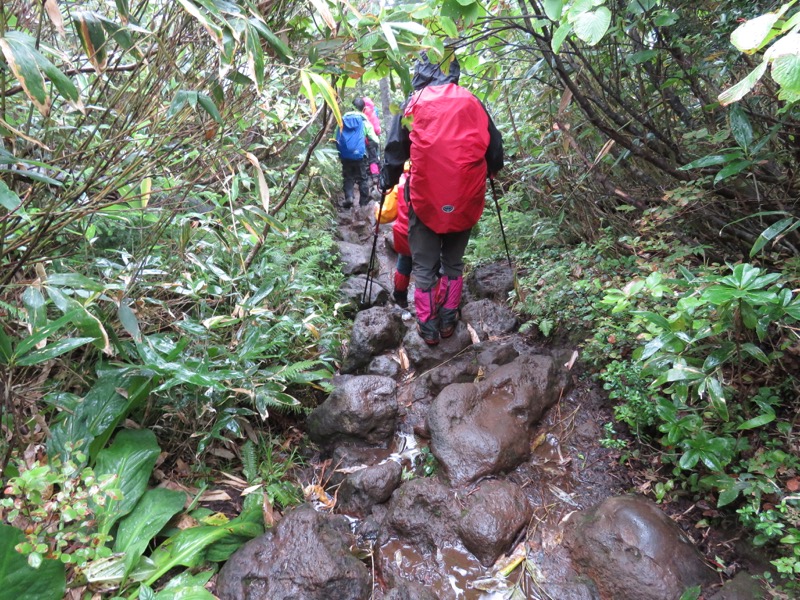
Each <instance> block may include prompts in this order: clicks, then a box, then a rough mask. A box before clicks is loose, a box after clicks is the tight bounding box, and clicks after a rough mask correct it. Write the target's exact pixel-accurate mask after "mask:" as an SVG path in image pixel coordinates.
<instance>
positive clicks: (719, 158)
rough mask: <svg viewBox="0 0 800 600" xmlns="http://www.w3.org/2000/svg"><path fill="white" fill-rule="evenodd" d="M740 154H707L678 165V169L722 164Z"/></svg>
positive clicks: (686, 169)
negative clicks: (680, 165)
mask: <svg viewBox="0 0 800 600" xmlns="http://www.w3.org/2000/svg"><path fill="white" fill-rule="evenodd" d="M740 156H741V154H740V153H738V152H736V153H732V154H709V155H708V156H704V157H702V158H698V159H697V160H693V161H692V162H690V163H688V164H685V165H683V166H682V167H678V170H679V171H688V170H690V169H702V168H703V167H712V166H714V165H723V164H725V163H727V162H730V161H731V160H733V159H734V158H737V157H740Z"/></svg>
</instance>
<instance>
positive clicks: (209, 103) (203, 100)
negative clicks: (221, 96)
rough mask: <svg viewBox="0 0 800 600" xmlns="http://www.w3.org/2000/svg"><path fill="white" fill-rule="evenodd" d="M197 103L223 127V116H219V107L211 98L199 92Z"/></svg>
mask: <svg viewBox="0 0 800 600" xmlns="http://www.w3.org/2000/svg"><path fill="white" fill-rule="evenodd" d="M197 103H198V104H199V105H200V106H201V107H202V108H203V110H205V111H206V112H207V113H208V115H209V116H210V117H211V118H212V119H214V120H215V121H216V122H217V123H219V124H220V125H222V115H220V114H219V110H217V105H216V104H214V101H213V100H212V99H211V97H210V96H208V95H207V94H204V93H202V92H199V93H198V94H197Z"/></svg>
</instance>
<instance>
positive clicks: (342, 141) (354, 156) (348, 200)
mask: <svg viewBox="0 0 800 600" xmlns="http://www.w3.org/2000/svg"><path fill="white" fill-rule="evenodd" d="M353 106H354V107H355V108H356V110H351V111H348V112H346V113H345V114H344V115H342V127H341V129H337V132H336V148H337V149H338V150H339V160H341V161H342V186H343V187H344V204H342V207H343V208H350V207H351V206H353V199H354V197H353V193H354V188H355V184H358V192H359V204H360V205H361V206H366V205H367V204H369V182H370V179H369V177H368V175H367V169H368V167H367V164H366V162H365V161H364V157H365V156H367V152H368V149H367V143H369V144H374V145H375V148H377V147H378V146H379V145H380V140H379V139H378V136H377V135H375V130H374V129H373V128H372V124H371V123H370V122H369V119H367V117H366V115H365V114H364V113H363V112H362V111H363V110H364V100H363V99H362V98H356V99H355V100H353Z"/></svg>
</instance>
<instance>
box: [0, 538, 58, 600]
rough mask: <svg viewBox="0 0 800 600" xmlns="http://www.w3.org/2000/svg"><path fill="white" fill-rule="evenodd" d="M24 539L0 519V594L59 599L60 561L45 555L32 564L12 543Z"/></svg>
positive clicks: (21, 598)
mask: <svg viewBox="0 0 800 600" xmlns="http://www.w3.org/2000/svg"><path fill="white" fill-rule="evenodd" d="M23 541H25V535H24V534H23V533H22V531H20V530H19V529H17V528H16V527H11V526H10V525H5V524H2V523H0V582H2V592H0V596H2V597H3V598H9V599H11V598H13V600H61V598H63V597H64V593H65V591H66V587H67V580H66V576H65V575H64V565H63V564H61V563H60V562H58V561H55V560H51V559H48V558H45V559H44V560H42V564H41V565H39V568H38V569H34V568H32V567H31V566H30V565H29V564H28V561H27V560H26V558H25V556H23V555H22V554H20V553H19V552H17V551H16V550H15V549H14V546H16V545H17V544H20V543H22V542H23Z"/></svg>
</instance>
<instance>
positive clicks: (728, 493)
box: [717, 485, 742, 508]
mask: <svg viewBox="0 0 800 600" xmlns="http://www.w3.org/2000/svg"><path fill="white" fill-rule="evenodd" d="M741 491H742V490H741V488H739V487H738V486H735V485H734V486H731V487H729V488H726V489H723V490H721V491H720V493H719V497H718V498H717V508H722V507H723V506H727V505H728V504H730V503H731V502H733V501H734V500H736V498H738V497H739V494H740V493H741Z"/></svg>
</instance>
